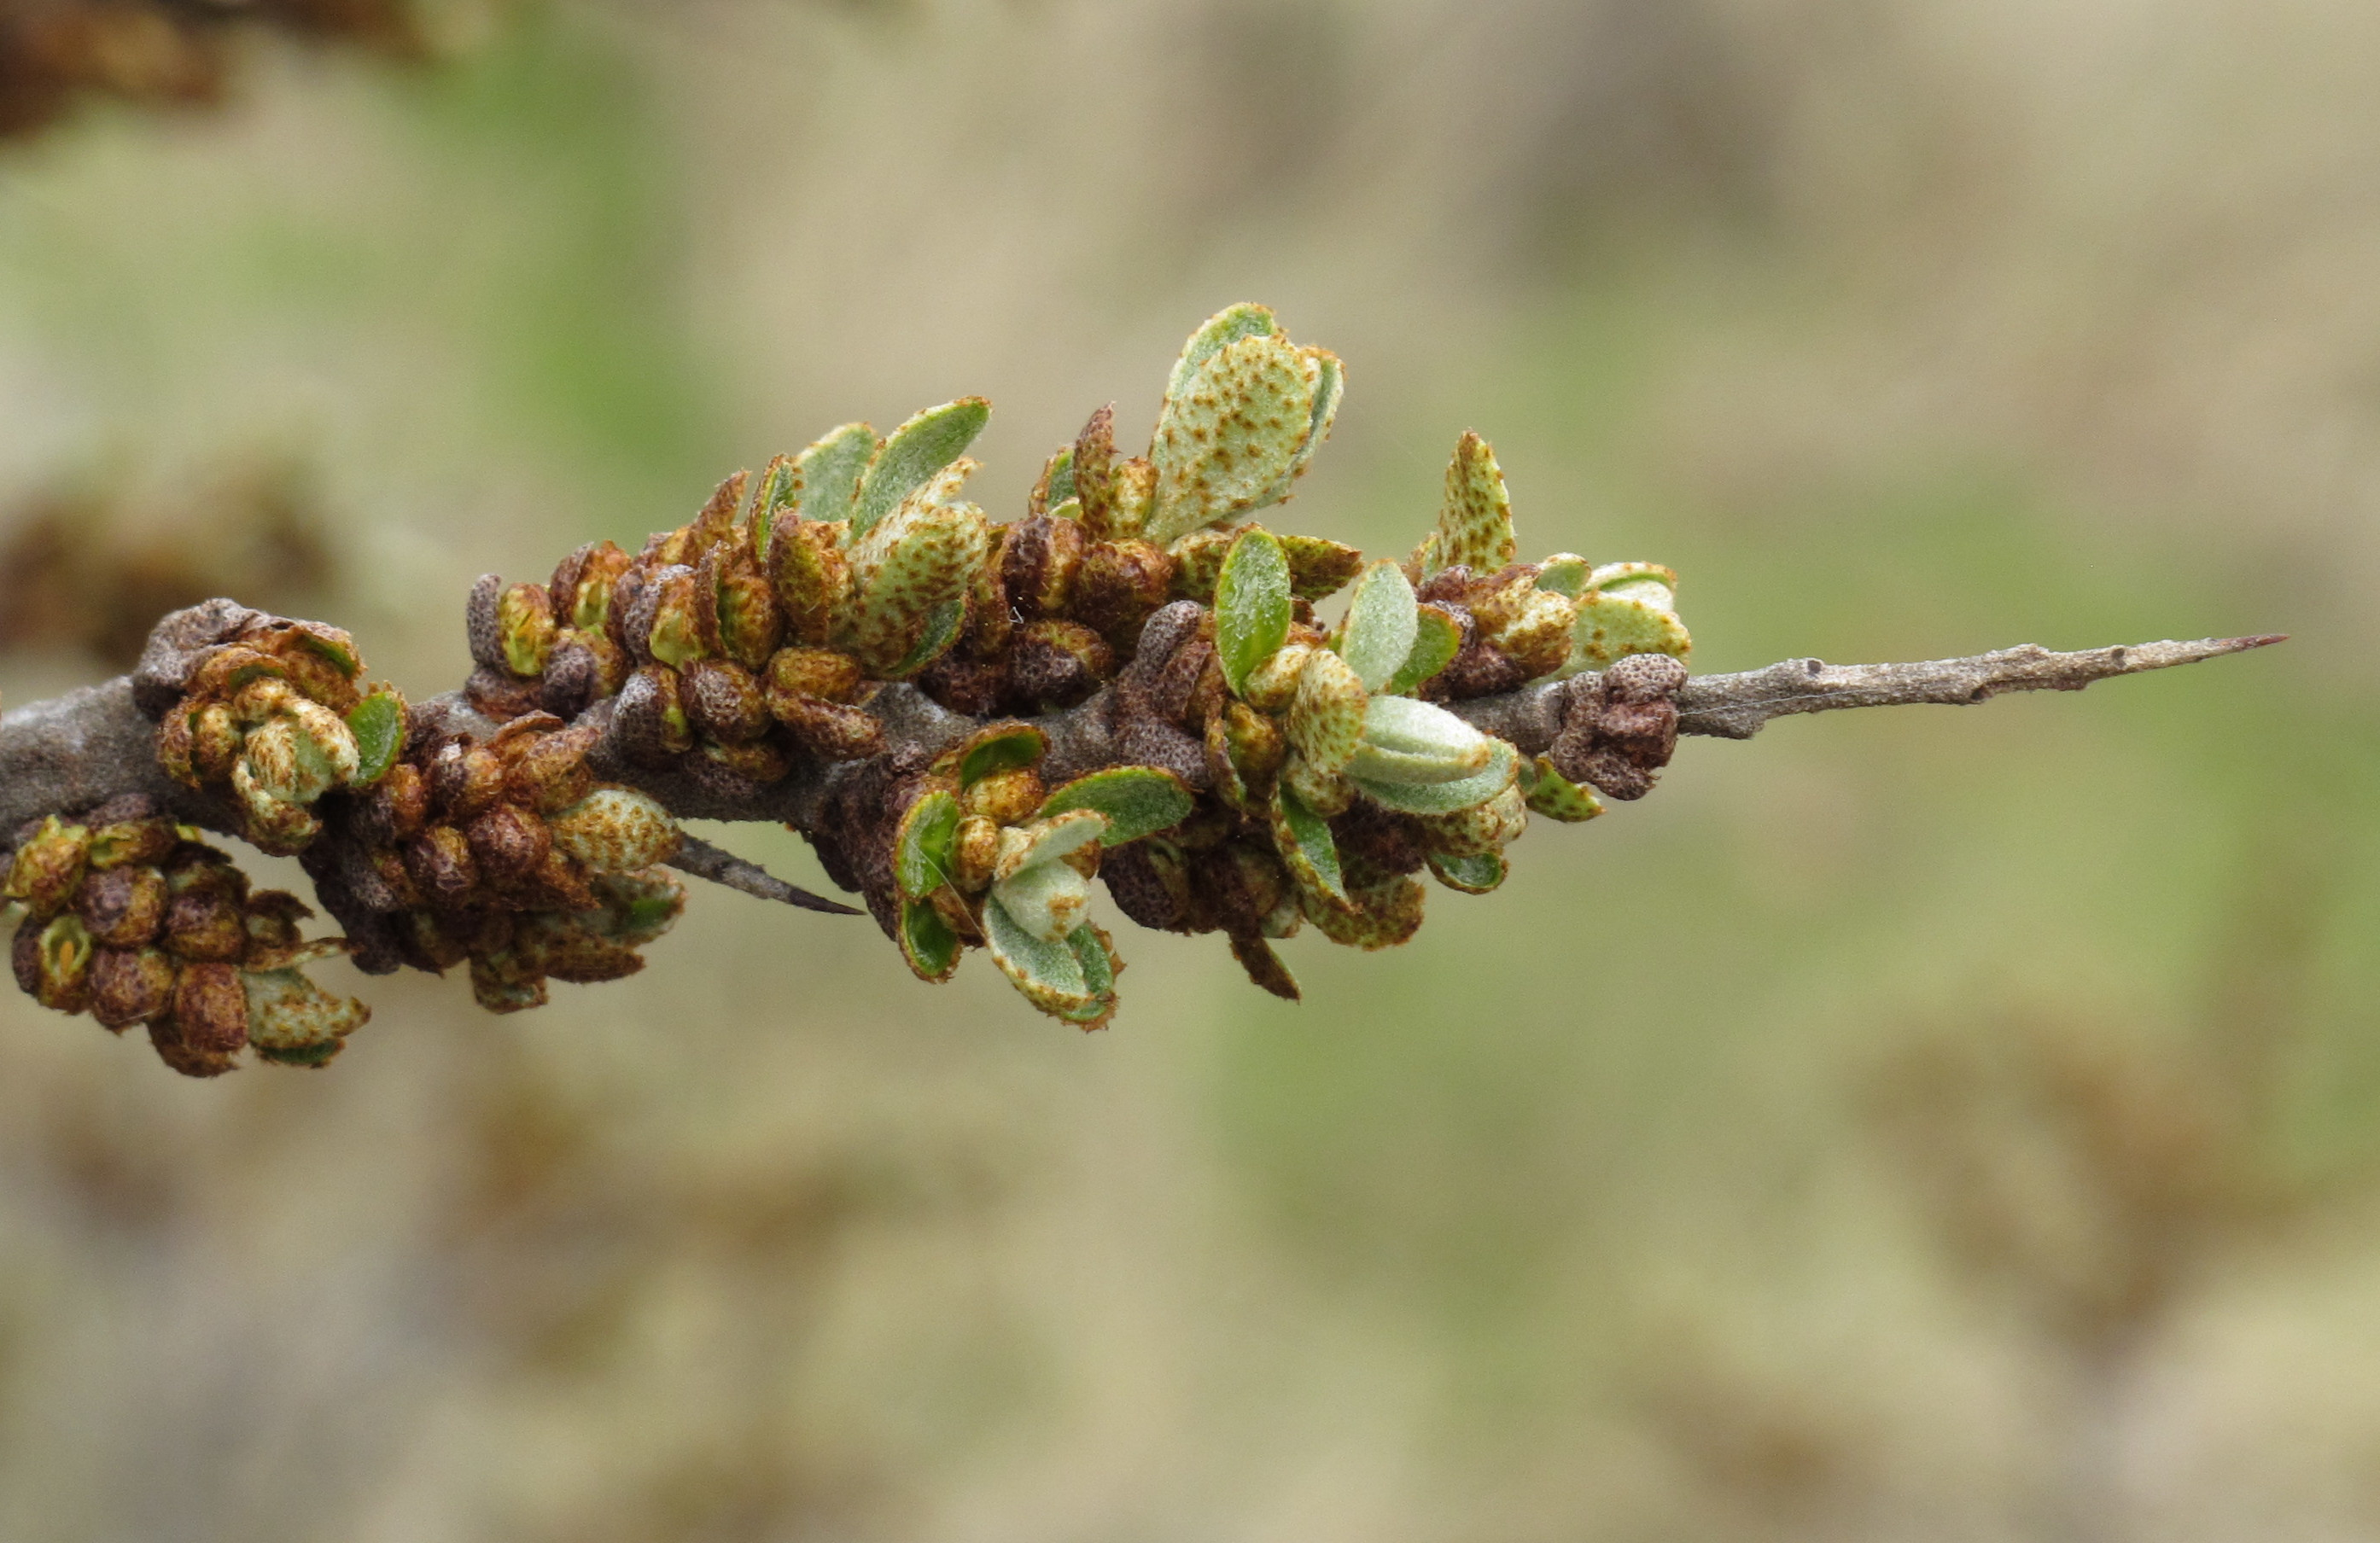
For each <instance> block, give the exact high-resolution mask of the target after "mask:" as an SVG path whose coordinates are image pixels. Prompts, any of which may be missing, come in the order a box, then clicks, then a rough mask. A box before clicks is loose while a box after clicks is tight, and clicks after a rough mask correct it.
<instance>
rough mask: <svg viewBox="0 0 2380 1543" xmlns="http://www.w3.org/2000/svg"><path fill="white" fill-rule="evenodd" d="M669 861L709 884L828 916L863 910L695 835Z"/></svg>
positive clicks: (848, 914)
mask: <svg viewBox="0 0 2380 1543" xmlns="http://www.w3.org/2000/svg"><path fill="white" fill-rule="evenodd" d="M669 865H670V866H671V867H673V868H674V869H676V870H677V871H678V872H679V873H681V874H693V875H694V876H695V877H696V878H698V879H709V880H710V882H711V883H713V884H718V885H724V886H727V887H728V888H730V889H734V890H737V891H740V892H741V893H743V894H746V895H749V896H752V897H753V898H756V899H761V900H782V901H783V902H784V903H785V904H787V905H789V906H799V907H800V908H801V909H802V910H821V911H824V912H826V913H827V914H828V915H829V916H860V915H864V914H866V913H865V912H863V911H860V910H855V909H854V908H852V907H850V906H847V905H844V904H843V903H842V902H841V901H839V900H830V899H828V898H826V897H825V896H823V895H813V894H811V893H810V892H809V891H808V890H807V889H803V888H799V887H797V886H794V885H790V884H787V883H786V882H785V881H784V880H783V879H781V878H779V877H777V875H776V874H771V872H769V871H768V870H767V869H766V868H763V867H761V866H760V865H759V863H757V862H749V861H747V859H744V858H740V857H738V856H736V855H735V853H734V852H731V851H729V850H726V849H724V848H722V847H714V846H712V845H711V844H710V842H708V841H705V840H702V839H700V838H698V837H693V836H689V837H687V838H686V844H685V845H684V846H682V847H680V848H679V849H678V853H677V855H676V856H675V857H673V858H671V859H670V860H669Z"/></svg>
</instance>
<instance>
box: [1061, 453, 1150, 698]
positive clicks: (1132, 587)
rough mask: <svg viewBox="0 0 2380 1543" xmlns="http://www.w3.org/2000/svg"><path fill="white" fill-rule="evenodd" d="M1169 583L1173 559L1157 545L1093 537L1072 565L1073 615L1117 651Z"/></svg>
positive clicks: (1126, 648)
mask: <svg viewBox="0 0 2380 1543" xmlns="http://www.w3.org/2000/svg"><path fill="white" fill-rule="evenodd" d="M1126 464H1131V463H1126ZM1172 587H1173V560H1172V558H1171V557H1169V556H1167V555H1166V553H1165V551H1164V549H1163V548H1160V547H1157V546H1153V545H1151V544H1150V543H1148V542H1147V541H1136V540H1128V539H1127V540H1115V541H1094V542H1092V543H1091V545H1090V546H1089V547H1088V548H1086V549H1085V550H1084V553H1083V565H1082V567H1081V568H1079V569H1077V570H1076V571H1075V598H1074V619H1075V621H1080V622H1081V623H1083V625H1085V626H1087V627H1088V628H1090V629H1091V630H1092V631H1093V632H1095V633H1099V635H1100V636H1101V637H1104V638H1106V639H1107V640H1108V642H1109V643H1110V644H1111V645H1113V646H1114V648H1115V650H1116V651H1117V652H1118V653H1120V654H1121V653H1129V652H1131V651H1132V649H1133V648H1134V647H1135V645H1137V644H1138V643H1139V641H1140V629H1141V624H1142V623H1143V622H1146V621H1147V620H1148V618H1149V616H1150V614H1151V613H1152V612H1154V611H1155V610H1156V609H1157V608H1158V607H1160V606H1161V605H1163V604H1164V603H1165V600H1166V597H1167V596H1168V595H1169V594H1170V593H1171V592H1172Z"/></svg>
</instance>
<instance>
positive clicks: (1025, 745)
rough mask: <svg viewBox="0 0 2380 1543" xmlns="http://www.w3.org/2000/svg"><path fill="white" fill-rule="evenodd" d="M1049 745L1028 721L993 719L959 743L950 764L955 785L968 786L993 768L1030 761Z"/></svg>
mask: <svg viewBox="0 0 2380 1543" xmlns="http://www.w3.org/2000/svg"><path fill="white" fill-rule="evenodd" d="M1049 748H1050V741H1049V739H1048V738H1047V737H1046V736H1044V735H1043V734H1042V732H1041V730H1039V729H1036V728H1034V727H1033V726H1032V725H1031V724H1029V723H995V724H992V725H991V726H990V727H989V728H986V729H977V731H976V732H975V734H974V736H973V737H972V738H970V739H969V740H968V741H966V743H965V744H963V745H961V746H960V747H959V749H958V752H957V753H956V754H955V755H954V756H953V759H952V765H953V769H954V770H955V771H956V772H957V773H958V778H959V786H960V787H962V788H972V787H974V786H975V785H976V784H977V782H980V781H982V780H983V779H984V778H987V777H990V775H991V774H992V773H994V772H998V771H1007V770H1009V769H1010V768H1012V767H1014V766H1029V765H1032V764H1033V763H1034V762H1036V761H1038V760H1039V759H1041V757H1042V755H1043V754H1044V753H1046V752H1047V751H1048V750H1049Z"/></svg>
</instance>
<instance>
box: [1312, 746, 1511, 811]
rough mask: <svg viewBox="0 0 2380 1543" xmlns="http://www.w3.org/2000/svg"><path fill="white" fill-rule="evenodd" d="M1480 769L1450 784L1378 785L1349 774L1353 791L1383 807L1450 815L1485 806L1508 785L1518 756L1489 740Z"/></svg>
mask: <svg viewBox="0 0 2380 1543" xmlns="http://www.w3.org/2000/svg"><path fill="white" fill-rule="evenodd" d="M1489 748H1490V751H1491V753H1490V756H1489V758H1488V765H1487V766H1486V768H1485V769H1484V770H1481V771H1478V772H1475V773H1474V774H1473V775H1471V776H1469V777H1466V778H1462V779H1460V780H1459V781H1454V782H1378V781H1372V780H1368V779H1366V778H1360V777H1357V776H1355V775H1354V773H1352V772H1351V773H1349V774H1348V777H1347V780H1348V781H1350V782H1352V783H1354V785H1355V790H1356V791H1358V792H1360V793H1362V794H1363V795H1364V796H1365V797H1366V798H1368V799H1370V800H1371V801H1372V802H1375V803H1377V804H1379V805H1381V806H1382V807H1383V808H1387V809H1394V810H1398V811H1400V812H1402V813H1403V814H1452V813H1453V812H1454V811H1456V810H1458V809H1468V808H1470V807H1471V806H1472V805H1473V804H1475V803H1485V802H1488V800H1489V799H1492V798H1494V797H1495V796H1496V795H1497V794H1498V793H1500V792H1502V791H1503V790H1505V789H1506V788H1508V787H1510V786H1512V776H1513V772H1514V770H1515V768H1516V767H1517V766H1518V765H1519V762H1520V754H1519V753H1518V752H1516V751H1515V750H1513V748H1512V746H1511V745H1510V744H1508V743H1506V742H1505V741H1502V740H1490V741H1489Z"/></svg>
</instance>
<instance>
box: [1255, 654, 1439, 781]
mask: <svg viewBox="0 0 2380 1543" xmlns="http://www.w3.org/2000/svg"><path fill="white" fill-rule="evenodd" d="M1369 700H1370V697H1369V694H1368V693H1366V691H1365V690H1364V682H1363V681H1361V680H1359V679H1358V678H1357V677H1356V674H1355V671H1354V668H1353V667H1351V666H1350V665H1349V664H1348V663H1347V661H1346V660H1345V659H1342V658H1341V657H1339V656H1338V655H1336V654H1334V653H1332V652H1330V650H1329V649H1327V648H1318V649H1315V650H1314V651H1313V652H1312V654H1311V655H1310V656H1309V657H1307V659H1306V661H1305V669H1303V670H1302V671H1300V672H1299V674H1298V678H1297V693H1296V696H1295V698H1294V699H1293V701H1292V702H1291V704H1290V708H1289V717H1288V722H1287V727H1288V729H1289V742H1290V743H1291V744H1292V745H1293V746H1295V747H1296V749H1297V752H1298V753H1299V754H1300V755H1302V756H1304V757H1305V760H1306V762H1307V763H1308V764H1309V765H1312V766H1313V768H1314V770H1315V771H1316V772H1318V773H1323V774H1330V773H1335V772H1339V771H1343V770H1345V769H1346V766H1347V763H1348V762H1350V761H1352V760H1354V756H1355V752H1356V749H1357V747H1358V746H1359V745H1361V744H1362V742H1363V740H1364V732H1365V706H1366V703H1367V702H1368V701H1369ZM1416 705H1418V704H1416ZM1466 727H1468V726H1467V725H1466ZM1474 732H1476V730H1474Z"/></svg>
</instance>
